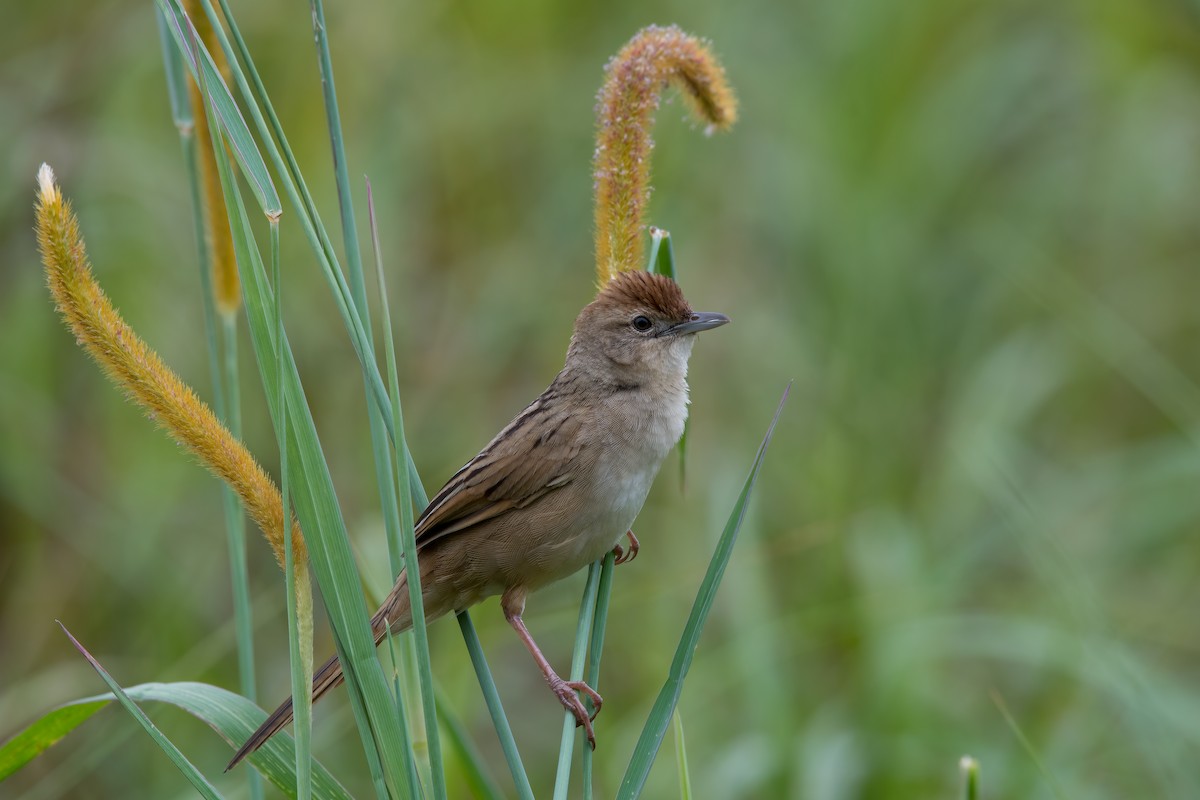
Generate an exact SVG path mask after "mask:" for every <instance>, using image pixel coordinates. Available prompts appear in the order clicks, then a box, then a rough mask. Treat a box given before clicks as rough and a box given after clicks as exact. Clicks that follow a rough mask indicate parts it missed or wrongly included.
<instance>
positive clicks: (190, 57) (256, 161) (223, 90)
mask: <svg viewBox="0 0 1200 800" xmlns="http://www.w3.org/2000/svg"><path fill="white" fill-rule="evenodd" d="M156 2H157V3H158V8H159V10H160V11H161V12H162V18H163V19H164V20H165V21H166V24H167V28H168V30H170V32H171V37H172V38H173V39H174V40H175V46H176V47H177V48H178V50H179V53H180V55H182V56H183V63H184V64H185V65H186V66H187V68H188V71H189V72H191V73H192V77H193V78H194V79H195V80H196V82H197V83H199V84H203V85H207V86H208V88H209V92H208V96H209V98H210V102H209V106H210V108H211V113H212V114H213V115H214V116H215V117H216V118H217V120H218V121H219V123H220V126H221V130H222V131H224V133H225V135H226V136H227V137H228V139H227V141H228V144H229V146H230V148H231V149H232V150H233V154H234V157H235V158H237V161H238V164H239V165H241V167H242V170H243V174H245V176H246V178H247V180H248V181H249V183H250V190H251V191H252V192H253V193H254V197H255V199H257V200H258V204H259V206H260V207H261V208H262V211H263V213H264V214H266V215H267V216H268V217H276V216H279V214H281V213H282V212H283V207H282V206H281V205H280V202H279V194H278V193H277V192H276V191H275V184H274V183H273V182H272V181H271V174H270V172H268V171H267V165H266V162H265V161H263V158H262V155H261V154H260V153H259V152H258V147H257V146H256V145H255V144H254V137H253V136H251V135H250V128H249V127H247V126H246V120H244V119H243V118H242V112H241V111H239V110H238V107H237V103H235V102H234V100H233V95H232V94H230V92H229V87H227V86H226V85H225V81H224V80H223V79H222V78H221V71H220V70H218V69H217V65H216V64H214V63H213V60H212V56H211V55H209V53H208V51H207V50H205V49H204V45H203V44H202V43H201V42H200V38H199V36H197V35H196V29H195V28H194V27H193V26H192V22H191V20H189V19H188V18H187V15H186V14H185V13H183V9H182V8H181V7H180V6H179V3H178V1H177V0H156Z"/></svg>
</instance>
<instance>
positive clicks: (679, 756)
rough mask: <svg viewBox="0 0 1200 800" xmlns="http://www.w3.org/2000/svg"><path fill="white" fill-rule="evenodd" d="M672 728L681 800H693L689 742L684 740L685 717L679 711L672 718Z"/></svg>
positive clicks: (676, 710)
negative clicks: (689, 766) (688, 754)
mask: <svg viewBox="0 0 1200 800" xmlns="http://www.w3.org/2000/svg"><path fill="white" fill-rule="evenodd" d="M672 727H673V728H674V730H675V766H676V767H677V768H678V770H679V797H680V800H692V776H691V775H690V774H689V773H688V760H687V742H686V741H685V740H684V738H683V717H681V716H679V709H678V708H676V709H675V714H674V715H673V716H672Z"/></svg>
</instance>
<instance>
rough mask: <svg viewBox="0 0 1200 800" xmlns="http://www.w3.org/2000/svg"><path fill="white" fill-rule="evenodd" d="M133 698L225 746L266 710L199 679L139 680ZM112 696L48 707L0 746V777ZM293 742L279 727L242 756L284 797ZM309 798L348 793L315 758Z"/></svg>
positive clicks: (129, 692)
mask: <svg viewBox="0 0 1200 800" xmlns="http://www.w3.org/2000/svg"><path fill="white" fill-rule="evenodd" d="M124 691H125V695H126V696H127V697H129V698H130V699H131V700H133V701H135V702H139V703H145V702H157V703H166V704H168V705H173V706H175V707H177V708H179V709H182V710H183V711H186V712H187V713H189V714H191V715H192V716H194V717H196V719H198V720H200V721H201V722H204V723H205V724H207V725H208V726H209V727H210V728H212V729H213V730H214V731H215V732H216V733H217V734H218V735H219V736H220V737H221V738H222V739H223V740H225V741H226V742H228V743H229V744H230V745H231V746H236V745H240V744H241V743H242V742H243V741H245V739H246V737H247V736H249V735H250V734H251V733H252V732H253V731H254V729H255V728H257V727H258V725H259V724H260V723H261V722H262V721H263V720H264V719H266V716H267V715H266V712H265V711H263V710H262V709H261V708H259V707H258V706H257V705H255V704H254V703H252V702H251V701H249V700H247V699H246V698H244V697H241V696H240V695H236V694H234V693H233V692H230V691H228V690H226V689H221V688H219V687H217V686H210V685H208V684H204V683H190V682H184V683H143V684H140V685H138V686H131V687H129V688H127V689H125V690H124ZM114 699H116V698H115V697H114V696H113V695H112V694H110V693H106V694H102V695H95V696H93V697H84V698H81V699H79V700H75V701H73V702H70V703H66V704H64V705H61V706H58V707H57V708H54V709H51V710H50V711H48V712H46V713H45V714H44V715H42V716H41V717H40V718H39V719H37V720H36V721H35V722H33V723H32V724H30V725H29V726H27V727H26V728H25V729H23V730H21V731H20V732H19V733H17V734H16V735H15V736H13V737H12V738H11V739H9V740H8V741H7V742H5V743H4V745H3V746H0V780H3V779H4V778H6V777H8V775H10V774H12V773H13V772H15V771H16V770H18V769H20V768H21V767H23V766H24V765H25V764H26V763H28V762H29V761H31V760H32V759H33V758H35V757H36V756H37V755H39V754H40V753H42V752H44V751H45V750H46V749H47V748H48V747H50V746H51V745H53V744H54V743H55V742H57V741H59V740H61V739H62V738H63V737H64V736H66V735H67V734H68V733H70V732H71V731H73V730H75V728H77V727H79V726H80V725H81V724H83V723H84V722H85V721H86V720H87V719H89V718H90V717H91V716H92V715H94V714H95V713H96V712H97V711H99V710H100V709H102V708H104V707H105V706H107V705H109V704H110V703H112V702H113V700H114ZM294 751H295V746H294V742H293V739H292V737H291V736H290V735H289V734H288V733H286V732H281V733H279V734H277V735H275V736H273V737H272V738H271V740H270V741H268V742H267V743H266V744H265V745H263V746H262V748H261V749H260V750H258V751H257V752H255V753H254V754H253V755H251V756H250V757H249V759H248V761H249V762H250V763H251V765H253V766H254V768H255V769H257V770H258V772H259V773H260V774H261V775H262V776H263V777H265V778H266V779H267V780H269V781H270V782H271V783H273V784H275V786H277V787H278V788H279V790H280V791H281V792H283V793H284V794H285V795H287V796H288V797H296V778H295V768H296V763H295V762H296V759H295V752H294ZM313 797H314V798H315V800H351V798H350V794H349V793H348V792H347V791H346V790H345V789H344V788H343V787H342V786H341V784H339V783H338V782H337V780H336V779H335V778H334V777H333V776H332V775H331V774H329V771H328V770H327V769H325V767H324V766H322V765H321V764H320V763H319V762H316V761H314V762H313Z"/></svg>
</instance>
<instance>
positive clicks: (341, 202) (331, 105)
mask: <svg viewBox="0 0 1200 800" xmlns="http://www.w3.org/2000/svg"><path fill="white" fill-rule="evenodd" d="M311 7H312V20H313V34H314V38H315V39H316V43H317V60H318V64H319V67H320V71H321V90H322V93H323V95H324V99H325V123H326V126H327V127H328V128H329V143H330V145H331V148H332V150H333V173H334V178H335V180H336V182H337V192H338V210H339V211H340V212H341V223H342V246H343V248H344V251H345V253H346V271H347V273H348V277H349V281H350V296H351V299H352V300H353V302H354V307H355V308H356V309H357V310H358V314H359V316H360V317H361V318H362V321H363V326H364V327H365V328H366V329H367V330H368V331H369V330H370V329H371V310H370V307H369V305H368V303H367V288H366V282H365V281H364V279H363V264H362V251H361V250H360V248H359V246H358V235H357V234H358V225H357V224H356V222H355V215H354V196H353V195H352V194H351V192H350V175H349V169H348V167H347V161H346V147H345V144H344V138H343V136H342V118H341V114H340V113H339V112H338V102H337V89H336V86H335V84H334V81H333V62H332V60H331V59H330V56H329V37H328V36H326V28H325V8H324V5H323V4H322V3H321V2H320V0H313V2H312V3H311ZM372 236H373V237H374V238H375V239H376V248H377V249H378V243H377V240H378V237H377V236H375V234H374V232H373V233H372ZM384 335H385V336H389V337H390V336H391V331H390V329H387V328H385V329H384ZM367 344H368V345H369V346H370V347H371V350H372V353H373V352H374V349H375V347H374V343H373V342H372V341H371V339H370V338H368V340H367ZM363 380H364V382H369V380H368V378H367V376H365V375H364V376H363ZM366 388H367V391H370V387H369V386H367V387H366ZM367 421H368V424H369V426H370V431H371V454H372V457H373V458H374V459H375V479H376V482H377V484H378V489H379V499H380V504H381V506H382V509H383V519H384V527H385V530H386V531H387V543H388V556H389V558H390V561H391V567H392V579H393V580H395V579H396V578H398V577H399V576H400V570H401V569H402V567H403V552H404V551H403V547H402V545H401V533H400V524H399V518H398V506H397V499H396V493H395V491H394V489H393V486H394V481H395V476H394V475H393V470H392V462H391V459H390V458H389V456H388V441H387V432H386V430H385V428H384V423H383V420H382V419H380V410H379V409H378V408H377V407H376V405H375V404H374V403H372V402H370V401H368V402H367ZM397 434H398V435H400V436H403V431H397ZM435 738H436V736H435ZM436 749H437V748H436V745H435V747H434V748H433V749H431V752H430V758H431V760H434V761H435V762H436V758H434V750H436ZM435 788H436V787H435Z"/></svg>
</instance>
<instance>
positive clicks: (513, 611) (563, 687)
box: [500, 590, 604, 750]
mask: <svg viewBox="0 0 1200 800" xmlns="http://www.w3.org/2000/svg"><path fill="white" fill-rule="evenodd" d="M500 607H501V608H503V609H504V618H505V619H507V620H508V624H509V625H512V626H513V630H515V631H516V632H517V636H520V637H521V641H522V642H524V643H525V647H526V649H528V650H529V654H530V655H532V656H533V660H534V661H536V662H537V665H538V667H539V668H540V669H541V670H542V675H544V676H545V678H546V683H548V684H550V690H551V691H553V692H554V695H555V697H557V698H558V701H559V702H560V703H562V704H563V708H565V709H566V710H567V711H569V712H571V714H572V715H574V717H575V725H576V726H579V725H582V726H583V730H584V733H586V734H587V740H588V744H590V745H591V746H592V749H593V750H595V749H596V734H595V732H594V731H593V730H592V720H593V719H595V718H596V714H599V713H600V706H602V705H603V704H604V699H603V698H601V697H600V695H599V694H598V693H597V692H596V690H595V689H593V688H592V687H590V686H588V685H587V684H586V683H584V682H583V681H564V680H563V679H562V678H560V677H558V673H556V672H555V671H554V668H553V667H551V666H550V662H549V661H547V660H546V657H545V656H544V655H542V651H541V650H540V649H539V648H538V646H537V642H535V641H533V636H531V635H530V634H529V629H528V628H526V627H525V621H524V620H522V619H521V614H522V613H523V612H524V611H525V592H524V591H519V590H510V591H508V592H505V593H504V596H503V597H501V598H500ZM575 692H583V693H584V694H586V695H587V696H588V697H589V698H591V700H592V702H593V703H594V704H595V706H596V710H595V711H594V712H593V713H592V714H590V715H589V714H588V712H587V708H585V707H584V705H583V701H582V700H580V699H579V695H577V694H575Z"/></svg>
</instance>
